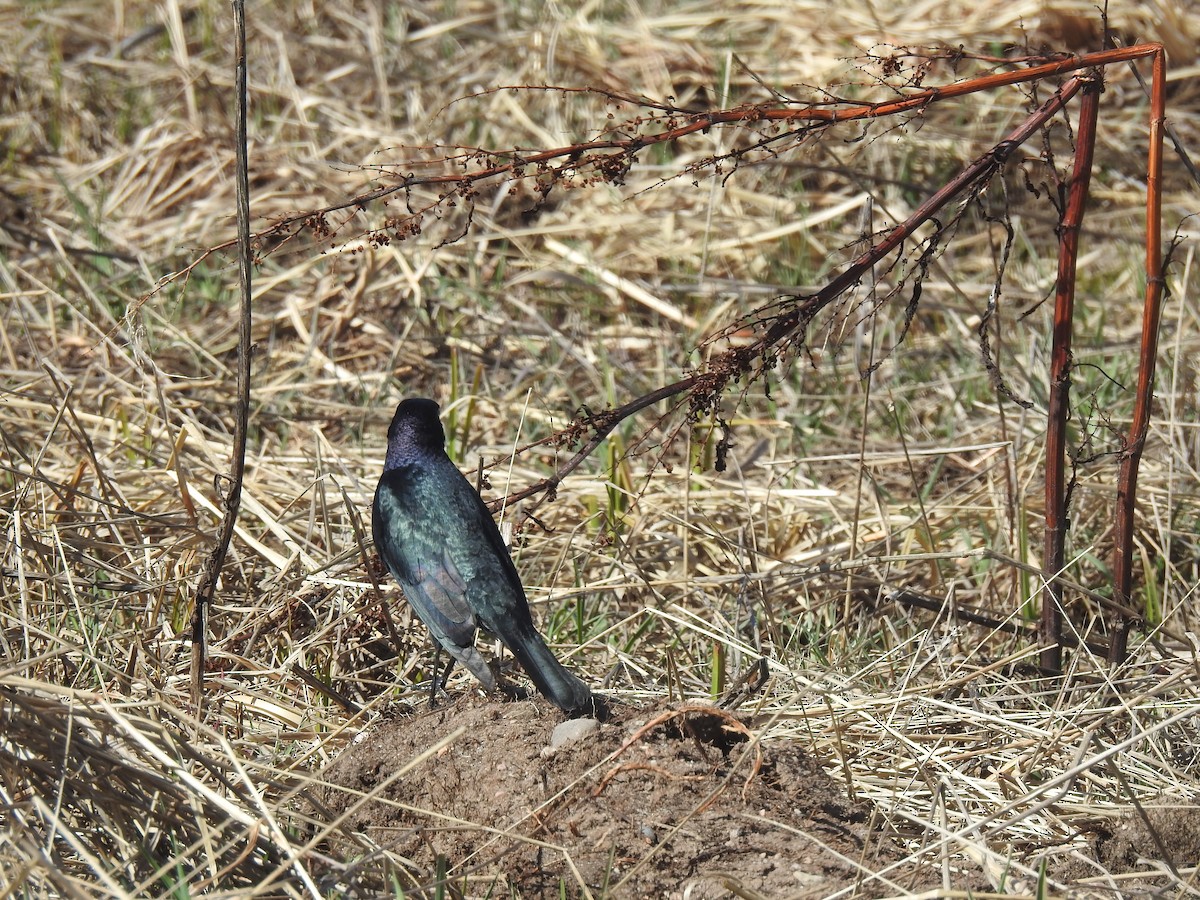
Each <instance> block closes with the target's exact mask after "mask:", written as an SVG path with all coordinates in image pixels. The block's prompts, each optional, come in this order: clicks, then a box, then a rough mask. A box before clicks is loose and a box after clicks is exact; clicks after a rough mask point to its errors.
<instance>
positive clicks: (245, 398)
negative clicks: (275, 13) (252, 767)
mask: <svg viewBox="0 0 1200 900" xmlns="http://www.w3.org/2000/svg"><path fill="white" fill-rule="evenodd" d="M233 32H234V55H235V57H236V64H235V73H234V85H235V93H236V97H235V98H234V102H235V105H236V108H237V115H236V116H235V118H236V119H237V133H236V138H235V141H236V145H237V146H236V148H235V153H236V157H237V158H236V165H235V166H234V168H235V169H236V171H235V184H236V187H237V225H238V275H239V279H238V281H239V288H240V291H239V293H240V302H239V316H238V369H237V404H236V405H235V407H234V420H233V458H232V459H231V460H230V461H229V482H228V484H229V487H228V490H227V491H226V493H225V498H224V500H225V503H224V506H225V514H224V516H223V517H222V519H221V526H220V528H219V530H218V532H217V542H216V545H215V546H214V547H213V549H212V553H211V554H210V555H209V557H208V562H207V563H206V564H205V566H204V571H203V572H202V573H201V574H200V581H199V583H198V584H197V585H196V600H195V605H194V606H193V608H192V665H191V681H192V703H193V704H194V705H195V707H196V714H197V716H199V715H200V713H201V712H202V711H203V706H204V660H205V657H206V656H207V642H208V608H209V606H210V605H211V604H212V598H213V594H214V593H216V588H217V579H218V578H219V577H220V575H221V569H222V567H223V566H224V565H225V555H226V553H227V552H228V551H229V542H230V541H231V540H233V527H234V525H236V524H237V517H238V510H239V509H240V507H241V504H242V479H243V477H244V475H245V471H246V430H247V425H248V422H249V418H250V337H251V335H250V324H251V322H250V282H251V265H250V264H251V250H250V179H249V174H248V170H249V162H248V159H247V151H246V106H247V96H246V7H245V2H244V0H233Z"/></svg>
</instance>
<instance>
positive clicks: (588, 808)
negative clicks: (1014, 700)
mask: <svg viewBox="0 0 1200 900" xmlns="http://www.w3.org/2000/svg"><path fill="white" fill-rule="evenodd" d="M561 720H562V719H561V716H560V715H559V714H558V713H557V712H556V711H555V710H553V708H551V707H549V706H547V705H545V704H543V703H541V702H532V701H526V702H517V703H499V702H491V701H487V700H483V699H469V698H468V699H463V700H460V701H459V702H457V703H455V704H454V705H451V706H448V707H446V708H441V709H434V710H430V711H424V712H421V713H418V714H414V715H411V716H408V717H405V718H403V719H401V720H398V721H391V722H387V723H385V724H383V725H381V726H379V727H378V728H377V729H376V730H375V731H373V732H371V733H370V734H368V735H366V736H365V738H364V739H362V740H360V741H358V742H357V743H356V744H354V745H353V746H351V747H349V748H347V749H346V750H345V751H344V752H343V753H342V754H341V756H340V757H339V758H338V759H337V760H336V761H335V762H334V763H333V764H332V765H331V766H330V768H329V770H328V771H327V772H326V773H325V774H324V779H325V780H327V781H328V782H329V784H330V785H332V786H331V787H328V788H326V789H325V790H324V792H323V794H322V796H321V797H320V802H321V804H322V805H323V806H325V807H326V809H324V810H322V811H321V815H322V816H338V815H341V814H343V813H345V812H346V811H347V810H349V809H351V808H352V807H354V805H355V804H356V803H357V802H358V801H359V799H360V798H361V795H362V794H365V793H369V792H372V791H375V789H376V788H377V786H378V785H380V784H381V783H382V782H383V781H384V780H385V779H387V778H388V776H389V775H391V774H393V773H395V772H396V771H398V770H399V769H400V768H401V767H404V766H407V765H409V764H410V762H411V761H412V760H413V759H414V758H416V757H418V756H420V754H422V753H423V752H424V751H426V750H427V749H428V748H430V747H431V746H434V745H436V744H437V743H438V742H439V741H442V740H444V739H445V738H446V737H447V736H448V735H452V734H454V733H455V732H456V731H457V730H458V729H462V733H461V734H460V735H458V737H457V738H455V739H454V740H452V741H451V742H450V743H449V745H448V746H446V747H444V748H443V749H441V750H440V751H439V752H437V753H436V754H434V755H433V756H432V757H431V758H429V759H427V760H425V761H423V762H420V763H418V764H417V765H416V766H415V767H413V768H412V770H411V771H410V772H408V773H407V774H405V775H403V776H402V777H400V778H398V779H396V780H395V781H393V782H392V783H391V784H389V785H388V786H387V787H386V788H385V789H384V790H382V791H380V792H378V793H377V794H376V796H374V797H372V799H371V800H370V801H368V802H366V803H364V804H362V805H361V806H359V808H357V809H353V811H352V812H350V813H349V815H348V818H347V821H346V823H345V826H346V827H345V831H347V832H350V833H357V834H359V835H361V836H363V837H365V838H367V839H368V840H369V842H370V843H373V844H375V845H381V846H385V847H387V848H388V849H389V850H391V851H392V852H394V853H397V854H399V855H401V856H403V857H406V858H407V859H409V860H411V861H412V864H413V868H412V871H411V872H410V873H407V875H408V876H410V877H411V878H412V880H411V881H402V883H401V886H402V887H403V888H404V890H405V891H406V892H408V893H409V894H410V895H411V894H413V893H416V894H418V895H419V894H423V893H426V892H428V893H429V894H432V893H433V891H434V890H435V888H436V883H437V881H438V874H439V872H440V873H443V874H445V875H446V880H447V882H448V886H450V887H452V888H455V889H457V890H460V891H462V893H463V895H464V896H483V895H489V894H490V895H491V896H509V895H510V893H512V894H515V895H518V896H524V897H540V896H554V897H557V896H560V890H562V891H564V892H565V893H566V894H567V895H570V896H577V895H581V894H583V893H584V890H583V887H582V885H586V888H587V891H588V892H590V893H592V894H593V895H596V896H600V895H607V896H622V897H687V898H690V900H701V898H710V897H729V896H734V895H738V896H756V895H766V896H773V897H778V896H792V897H797V896H798V897H807V896H812V897H821V896H828V895H830V894H832V893H836V892H837V891H838V890H840V889H848V890H846V893H845V896H880V895H885V894H894V893H897V892H899V891H897V888H900V889H901V891H902V890H913V889H919V888H920V887H923V886H930V887H932V886H933V885H934V884H937V883H938V879H939V878H940V873H938V872H935V871H933V870H932V868H926V869H921V868H915V867H913V866H912V865H908V864H901V865H899V866H897V867H896V868H893V869H891V870H890V871H888V873H887V875H886V877H885V879H883V880H881V879H876V878H873V877H872V876H871V875H870V873H872V872H880V871H881V870H884V869H887V868H888V866H889V865H890V864H893V863H897V862H900V861H901V860H903V858H904V856H905V854H904V853H903V852H902V850H901V848H900V846H899V844H898V843H897V841H896V840H895V838H894V836H893V835H891V834H890V833H889V832H888V831H886V830H885V829H883V828H881V827H877V825H876V824H875V823H874V822H873V821H872V817H871V808H870V807H869V806H868V805H866V804H864V803H859V802H854V801H852V800H851V799H849V798H848V797H847V796H846V790H845V788H844V787H843V786H841V785H839V784H838V783H837V782H835V781H834V780H833V779H832V778H831V777H829V776H828V775H827V774H825V772H824V771H823V770H822V768H821V766H820V765H819V764H818V763H817V761H815V760H813V759H812V758H811V757H810V756H808V755H807V754H806V753H805V751H804V749H803V748H802V747H801V746H799V745H798V744H797V743H796V742H794V741H772V742H766V743H759V742H757V741H755V740H754V739H753V734H752V732H751V731H750V730H749V729H748V728H747V727H746V725H745V724H743V722H742V721H741V720H739V719H738V718H736V717H734V716H733V715H731V714H730V713H727V712H724V711H722V710H719V709H715V708H711V707H697V706H685V707H681V708H678V709H671V708H664V707H657V708H654V709H640V710H638V709H633V708H631V707H628V706H618V707H617V708H616V709H615V711H614V714H613V716H612V718H611V719H610V721H608V722H607V723H605V724H603V725H601V726H600V727H599V729H598V730H597V731H595V732H593V733H592V734H591V735H588V736H587V737H584V738H582V739H581V740H578V741H576V742H575V743H572V744H569V745H567V746H565V747H563V748H561V749H559V750H557V751H555V750H551V749H549V747H548V744H549V742H550V737H551V732H552V731H553V729H554V727H555V726H556V725H557V724H558V723H559V722H560V721H561ZM360 792H361V793H360ZM342 849H344V848H342ZM339 881H340V884H339V889H341V890H344V891H346V892H347V893H351V894H354V893H358V892H365V891H366V890H369V886H367V885H356V884H355V883H354V878H353V875H352V874H351V875H350V876H349V877H346V878H340V879H339ZM962 886H975V887H981V886H982V884H980V883H978V878H977V877H976V878H972V879H971V880H970V881H968V882H967V883H966V884H964V885H962Z"/></svg>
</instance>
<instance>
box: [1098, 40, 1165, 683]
mask: <svg viewBox="0 0 1200 900" xmlns="http://www.w3.org/2000/svg"><path fill="white" fill-rule="evenodd" d="M1152 72H1153V78H1152V80H1151V84H1150V150H1149V154H1148V156H1147V162H1146V300H1145V304H1144V305H1143V308H1142V345H1141V351H1140V353H1139V355H1138V380H1137V395H1136V397H1135V400H1134V407H1133V421H1132V422H1131V423H1130V425H1129V434H1128V436H1127V437H1126V439H1125V447H1124V449H1123V450H1122V453H1121V470H1120V474H1119V475H1118V476H1117V515H1116V529H1115V532H1114V547H1113V590H1114V596H1113V600H1115V601H1116V602H1117V603H1118V604H1120V605H1121V606H1124V607H1126V608H1129V607H1131V606H1132V605H1133V604H1132V602H1131V601H1132V598H1131V597H1130V594H1131V592H1132V582H1133V521H1134V514H1135V501H1136V500H1137V476H1138V464H1139V463H1140V462H1141V459H1142V450H1143V449H1144V446H1145V443H1146V432H1147V430H1148V429H1149V427H1150V411H1151V407H1152V406H1153V404H1154V367H1155V363H1156V357H1157V355H1158V325H1159V319H1160V318H1161V316H1162V295H1163V270H1162V150H1163V129H1164V125H1165V122H1166V106H1167V100H1166V97H1167V88H1166V85H1167V78H1166V75H1167V61H1166V54H1165V53H1164V52H1163V49H1162V47H1158V48H1157V52H1156V53H1155V54H1154V55H1153V69H1152ZM1132 626H1133V620H1132V619H1130V618H1129V617H1128V616H1123V617H1122V618H1121V620H1120V621H1119V622H1118V623H1117V625H1116V627H1115V628H1114V629H1113V635H1112V639H1111V640H1110V642H1109V646H1108V659H1109V662H1110V663H1113V664H1114V665H1119V664H1120V663H1123V662H1124V661H1125V656H1126V653H1127V650H1128V642H1129V629H1130V628H1131V627H1132Z"/></svg>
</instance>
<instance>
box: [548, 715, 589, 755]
mask: <svg viewBox="0 0 1200 900" xmlns="http://www.w3.org/2000/svg"><path fill="white" fill-rule="evenodd" d="M599 728H600V720H599V719H567V721H565V722H563V723H562V724H560V725H558V726H556V727H555V729H554V731H553V732H551V733H550V749H551V750H561V749H562V748H563V747H565V746H567V745H568V744H573V743H575V742H576V741H578V740H579V739H581V738H585V737H587V736H588V735H589V734H594V733H595V732H596V731H597V730H598V729H599Z"/></svg>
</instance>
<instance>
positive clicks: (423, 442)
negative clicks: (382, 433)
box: [383, 397, 446, 471]
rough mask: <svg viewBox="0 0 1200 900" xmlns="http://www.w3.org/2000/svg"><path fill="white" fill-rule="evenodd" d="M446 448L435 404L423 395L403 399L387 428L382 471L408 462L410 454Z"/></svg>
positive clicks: (437, 451) (444, 435)
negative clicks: (386, 442)
mask: <svg viewBox="0 0 1200 900" xmlns="http://www.w3.org/2000/svg"><path fill="white" fill-rule="evenodd" d="M445 448H446V432H445V431H443V430H442V420H441V419H440V418H438V405H437V403H435V402H434V401H432V400H428V399H426V398H424V397H413V398H411V399H409V400H404V401H402V402H401V403H400V405H399V406H397V407H396V415H395V416H393V417H392V424H391V426H390V427H389V428H388V446H387V458H386V459H385V460H384V463H383V468H384V471H387V470H389V469H394V468H396V467H397V466H402V465H404V464H405V463H407V462H409V461H410V460H411V459H412V457H413V456H418V455H423V454H425V453H430V452H433V453H439V452H442V451H444V450H445Z"/></svg>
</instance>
